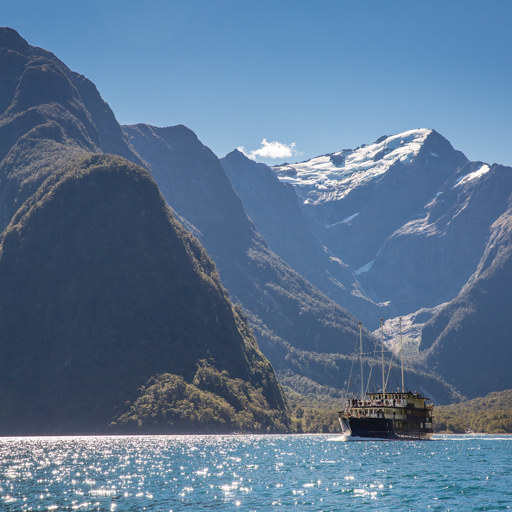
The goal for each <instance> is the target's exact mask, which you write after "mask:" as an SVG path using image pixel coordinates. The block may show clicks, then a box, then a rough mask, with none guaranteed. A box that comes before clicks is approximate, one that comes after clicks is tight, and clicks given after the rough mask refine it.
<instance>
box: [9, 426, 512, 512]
mask: <svg viewBox="0 0 512 512" xmlns="http://www.w3.org/2000/svg"><path fill="white" fill-rule="evenodd" d="M462 441H463V442H462ZM511 472H512V438H511V437H507V436H438V438H437V439H436V440H434V441H431V442H387V443H377V442H360V443H346V442H342V441H340V436H332V435H315V436H308V435H303V436H293V435H290V436H181V437H178V436H139V437H137V436H134V437H129V436H128V437H60V438H44V437H40V438H2V439H0V510H2V511H3V510H5V511H29V510H40V511H42V510H46V511H49V510H62V509H66V510H85V511H92V510H95V511H100V510H101V511H104V510H110V511H116V512H118V511H125V510H127V511H130V510H134V511H135V510H137V511H138V510H142V511H144V510H147V511H150V510H166V511H168V510H173V511H178V510H182V509H183V510H184V509H187V510H194V511H195V510H198V511H200V510H211V509H212V508H213V509H216V508H219V509H223V510H256V511H260V510H261V511H263V510H269V509H274V508H276V509H277V508H280V509H281V510H286V509H290V508H297V509H298V510H315V511H316V510H339V509H343V508H349V507H350V509H351V510H375V511H377V510H378V511H386V510H389V511H391V510H393V511H395V510H427V509H430V510H461V511H462V510H464V511H466V510H507V509H509V508H510V504H511V503H512V494H511V490H510V488H509V487H510V486H509V485H508V483H509V481H510V474H511ZM413 489H415V490H416V491H413ZM418 490H420V492H418ZM397 504H400V505H397ZM400 507H402V508H400Z"/></svg>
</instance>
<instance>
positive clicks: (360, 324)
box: [359, 322, 364, 401]
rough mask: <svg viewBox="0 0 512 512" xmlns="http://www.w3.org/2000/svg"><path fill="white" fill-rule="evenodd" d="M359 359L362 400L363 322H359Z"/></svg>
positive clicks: (362, 396)
mask: <svg viewBox="0 0 512 512" xmlns="http://www.w3.org/2000/svg"><path fill="white" fill-rule="evenodd" d="M359 360H360V361H361V400H362V401H364V378H363V323H362V322H359Z"/></svg>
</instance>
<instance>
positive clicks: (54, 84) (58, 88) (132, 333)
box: [0, 28, 289, 435]
mask: <svg viewBox="0 0 512 512" xmlns="http://www.w3.org/2000/svg"><path fill="white" fill-rule="evenodd" d="M0 67H1V69H2V74H1V76H0V112H1V113H0V134H1V136H0V191H1V192H0V207H1V210H0V211H1V215H2V217H1V220H2V224H1V225H0V233H1V235H0V390H1V396H2V409H1V411H0V433H1V434H2V435H7V434H9V435H12V434H16V435H19V434H64V433H105V432H118V431H123V432H183V431H187V432H206V431H217V432H218V431H223V432H225V431H232V430H233V429H244V430H245V429H247V430H252V431H265V432H266V431H278V430H279V431H283V430H287V429H288V426H289V420H288V413H287V411H286V405H285V402H284V398H283V395H282V392H281V389H280V387H279V384H278V382H277V380H276V377H275V374H274V371H273V369H272V367H271V365H270V363H269V362H268V360H267V359H266V358H265V357H264V356H263V355H262V353H261V352H260V350H259V348H258V346H257V343H256V341H255V339H254V337H253V335H252V333H251V332H250V330H249V328H248V325H247V321H246V319H245V317H244V315H243V313H242V312H241V311H240V310H239V309H238V308H236V307H235V306H233V304H232V303H231V301H230V300H229V297H228V295H227V292H226V291H225V289H224V288H223V286H222V284H221V282H220V279H219V276H218V273H217V270H216V267H215V265H214V264H213V262H212V261H211V259H210V258H209V256H208V255H207V254H206V251H205V250H204V249H203V248H202V246H201V245H200V244H199V243H198V241H197V240H196V239H195V238H194V237H193V236H191V235H190V234H189V233H188V232H187V231H185V230H184V229H183V227H182V226H181V224H180V223H179V222H178V221H177V220H176V218H175V217H174V215H173V214H172V212H171V211H170V209H169V207H168V206H167V204H166V203H165V201H164V199H163V197H162V195H161V193H160V191H159V190H158V187H157V185H156V183H155V182H154V180H153V178H152V177H151V175H150V174H149V173H148V172H147V170H145V169H144V168H142V167H141V166H140V165H137V164H140V163H143V161H142V160H141V159H140V157H139V156H138V155H137V153H136V152H135V150H134V149H133V147H132V146H131V145H130V143H129V142H128V140H127V137H126V135H125V134H124V132H123V131H122V129H121V128H120V126H119V125H118V124H117V121H116V120H115V117H114V116H113V114H112V112H111V111H110V109H109V107H108V105H107V104H106V103H105V102H104V101H103V100H102V99H101V97H100V96H99V94H98V92H97V90H96V88H95V87H94V85H93V84H92V83H90V82H89V81H88V80H87V79H85V78H84V77H81V76H80V75H78V74H76V73H73V72H71V71H69V69H68V68H67V67H66V66H65V65H64V64H62V63H61V62H60V61H59V60H58V59H57V58H56V57H55V56H54V55H52V54H50V53H49V52H46V51H45V50H42V49H39V48H34V47H32V46H30V45H28V43H27V42H26V41H25V40H24V39H23V38H21V37H20V36H19V34H18V33H17V32H15V31H14V30H12V29H8V28H3V29H0ZM104 151H115V152H117V153H119V154H121V155H122V156H124V157H128V158H129V159H130V160H132V161H133V162H135V163H131V162H129V161H128V160H126V159H125V158H122V157H118V156H112V155H105V154H103V152H104Z"/></svg>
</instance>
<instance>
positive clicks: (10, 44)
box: [0, 27, 30, 53]
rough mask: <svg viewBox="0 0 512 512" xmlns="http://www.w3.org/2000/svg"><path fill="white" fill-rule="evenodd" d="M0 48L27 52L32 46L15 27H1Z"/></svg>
mask: <svg viewBox="0 0 512 512" xmlns="http://www.w3.org/2000/svg"><path fill="white" fill-rule="evenodd" d="M0 48H8V49H9V50H15V51H17V52H19V53H27V52H28V50H29V48H30V46H29V44H28V43H27V41H25V39H23V37H21V36H20V35H19V34H18V32H16V30H14V29H13V28H10V27H0Z"/></svg>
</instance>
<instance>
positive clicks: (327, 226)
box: [325, 212, 361, 228]
mask: <svg viewBox="0 0 512 512" xmlns="http://www.w3.org/2000/svg"><path fill="white" fill-rule="evenodd" d="M360 213H361V212H356V213H354V214H353V215H351V216H350V217H347V218H345V219H343V220H340V221H339V222H335V223H334V224H326V225H325V227H326V228H332V227H334V226H337V225H338V224H348V223H349V222H350V221H351V220H353V219H355V218H356V217H357V216H358V215H359V214H360Z"/></svg>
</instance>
